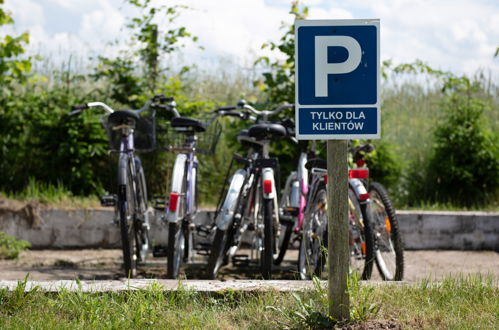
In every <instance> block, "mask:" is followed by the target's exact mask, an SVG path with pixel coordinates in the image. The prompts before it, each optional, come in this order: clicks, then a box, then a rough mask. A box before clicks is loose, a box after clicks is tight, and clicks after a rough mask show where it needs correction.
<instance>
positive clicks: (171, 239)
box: [166, 154, 187, 279]
mask: <svg viewBox="0 0 499 330" xmlns="http://www.w3.org/2000/svg"><path fill="white" fill-rule="evenodd" d="M182 155H183V154H179V155H177V160H178V159H179V158H178V157H180V156H182ZM177 160H176V161H175V165H174V171H173V173H174V175H175V173H176V171H175V166H177ZM180 164H182V163H180ZM184 165H185V163H184V164H182V166H184ZM182 171H183V172H182ZM182 171H180V173H181V175H182V178H181V180H182V181H181V184H180V191H176V192H177V193H178V195H179V197H178V200H177V205H176V207H177V221H175V222H169V223H168V243H167V252H166V276H167V278H170V279H176V278H177V277H178V275H179V273H180V267H181V265H182V261H183V260H184V258H185V247H186V242H185V239H186V230H185V224H184V221H185V219H184V218H185V215H186V207H187V206H186V200H185V198H186V185H187V180H186V178H187V168H186V166H184V167H183V170H182ZM173 189H174V187H173V184H172V191H173ZM177 189H178V188H177Z"/></svg>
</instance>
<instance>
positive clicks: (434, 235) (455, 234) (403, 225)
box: [0, 208, 499, 251]
mask: <svg viewBox="0 0 499 330" xmlns="http://www.w3.org/2000/svg"><path fill="white" fill-rule="evenodd" d="M397 217H398V219H399V224H400V230H401V232H402V235H403V240H404V243H405V248H406V249H415V250H424V249H447V250H494V251H499V213H489V212H433V211H431V212H430V211H399V212H397ZM39 218H40V219H38V220H37V221H34V220H33V219H32V218H30V216H29V214H27V213H26V212H2V213H0V231H2V232H5V233H6V234H8V235H13V236H16V237H17V238H19V239H24V240H27V241H29V242H30V243H31V244H32V246H33V248H36V249H45V248H50V249H67V248H77V249H79V248H117V247H119V246H120V235H119V227H118V226H117V225H113V224H112V220H113V218H114V211H113V210H112V209H109V208H99V209H77V210H59V209H41V210H40V211H39ZM159 218H160V216H159V215H157V216H156V218H153V220H152V221H151V237H150V238H151V240H152V241H153V243H156V244H161V245H166V239H167V237H168V228H167V226H165V224H163V223H162V222H161V221H160V220H159ZM212 219H213V212H207V211H201V212H200V213H199V215H198V216H197V217H196V222H198V223H203V224H209V223H212V221H213V220H212Z"/></svg>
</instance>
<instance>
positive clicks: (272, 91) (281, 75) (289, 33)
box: [255, 1, 308, 104]
mask: <svg viewBox="0 0 499 330" xmlns="http://www.w3.org/2000/svg"><path fill="white" fill-rule="evenodd" d="M289 14H291V15H292V16H293V19H294V20H302V19H305V18H307V15H308V7H302V8H300V5H299V2H298V1H293V2H292V3H291V10H290V12H289ZM281 29H282V30H284V34H283V36H282V37H281V39H279V41H278V42H269V43H266V44H264V45H263V46H262V48H269V49H270V50H272V51H278V52H280V53H281V54H282V55H284V56H285V60H284V61H280V60H274V61H273V62H271V61H270V59H269V58H268V57H260V58H259V59H258V60H257V62H256V63H261V64H264V65H265V66H266V67H267V68H268V69H269V71H267V72H264V73H263V81H262V80H259V81H256V82H255V85H257V86H258V87H259V88H260V89H262V90H263V91H264V92H265V93H266V94H267V95H268V98H269V101H270V103H271V104H279V103H282V102H293V101H294V99H295V96H294V95H295V80H294V76H295V27H294V24H288V23H284V22H283V23H282V27H281Z"/></svg>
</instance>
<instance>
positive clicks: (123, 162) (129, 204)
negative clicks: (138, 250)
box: [117, 157, 137, 278]
mask: <svg viewBox="0 0 499 330" xmlns="http://www.w3.org/2000/svg"><path fill="white" fill-rule="evenodd" d="M128 161H129V158H128V157H120V163H119V173H118V180H119V181H118V182H119V184H118V203H117V205H118V210H119V215H120V234H121V249H122V252H123V267H124V270H125V276H126V277H127V278H133V277H135V276H136V275H137V256H136V254H135V244H136V242H135V226H134V219H133V217H134V215H133V213H134V202H135V201H134V199H135V197H134V193H133V186H132V178H131V172H130V167H129V164H128ZM123 172H124V173H123Z"/></svg>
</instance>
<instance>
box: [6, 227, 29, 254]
mask: <svg viewBox="0 0 499 330" xmlns="http://www.w3.org/2000/svg"><path fill="white" fill-rule="evenodd" d="M29 247H31V244H30V243H29V242H26V241H23V240H17V239H16V238H15V237H13V236H9V235H7V234H5V233H3V232H1V231H0V259H17V257H18V256H19V253H20V252H21V251H24V250H26V249H27V248H29Z"/></svg>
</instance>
